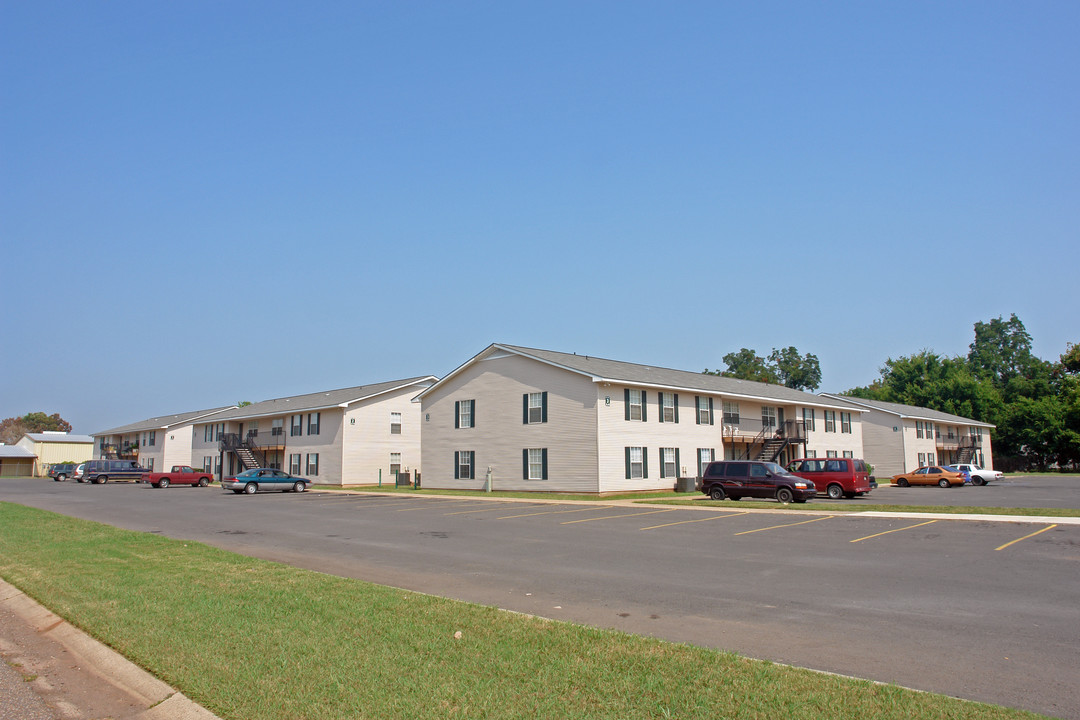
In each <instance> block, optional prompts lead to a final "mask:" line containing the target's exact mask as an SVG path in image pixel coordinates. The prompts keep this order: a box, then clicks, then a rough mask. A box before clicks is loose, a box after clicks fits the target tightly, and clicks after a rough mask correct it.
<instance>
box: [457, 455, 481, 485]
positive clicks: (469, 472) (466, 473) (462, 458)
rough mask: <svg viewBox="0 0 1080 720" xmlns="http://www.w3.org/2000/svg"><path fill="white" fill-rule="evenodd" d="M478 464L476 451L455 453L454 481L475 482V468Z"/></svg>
mask: <svg viewBox="0 0 1080 720" xmlns="http://www.w3.org/2000/svg"><path fill="white" fill-rule="evenodd" d="M475 464H476V451H475V450H456V451H454V479H455V480H475V479H476V478H475V477H474V472H475V471H474V466H475Z"/></svg>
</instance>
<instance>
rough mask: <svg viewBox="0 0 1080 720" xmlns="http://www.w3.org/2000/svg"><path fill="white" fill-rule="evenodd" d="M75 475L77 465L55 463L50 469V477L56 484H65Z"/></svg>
mask: <svg viewBox="0 0 1080 720" xmlns="http://www.w3.org/2000/svg"><path fill="white" fill-rule="evenodd" d="M74 473H75V463H53V464H52V466H51V467H50V468H49V477H51V478H52V479H53V480H55V481H56V482H64V481H65V480H67V479H68V478H69V477H71V476H72V475H73V474H74Z"/></svg>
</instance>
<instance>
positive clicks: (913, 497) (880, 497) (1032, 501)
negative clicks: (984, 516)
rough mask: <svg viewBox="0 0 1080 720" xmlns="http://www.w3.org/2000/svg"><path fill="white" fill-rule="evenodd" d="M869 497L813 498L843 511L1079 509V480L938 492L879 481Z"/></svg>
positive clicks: (1035, 478) (1044, 478)
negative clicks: (885, 506) (902, 507)
mask: <svg viewBox="0 0 1080 720" xmlns="http://www.w3.org/2000/svg"><path fill="white" fill-rule="evenodd" d="M879 482H880V483H881V484H879V486H878V488H877V489H876V490H874V491H872V492H871V493H870V494H869V495H866V496H863V497H857V498H852V499H851V500H829V499H828V498H815V499H814V501H813V502H814V503H815V504H822V505H829V504H835V503H840V504H843V505H845V506H847V507H858V506H859V505H869V504H886V503H887V504H890V505H940V506H943V507H956V506H961V505H971V506H978V507H1001V508H1006V507H1008V508H1055V509H1062V508H1073V509H1077V508H1080V477H1076V476H1075V475H1018V476H1015V477H1006V478H1005V479H1004V480H1001V481H994V482H991V483H989V484H987V485H964V486H963V487H954V488H940V487H938V486H936V485H930V486H912V487H906V488H902V487H897V486H894V485H886V484H884V483H886V482H888V481H887V480H881V481H879Z"/></svg>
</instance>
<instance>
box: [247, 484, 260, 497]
mask: <svg viewBox="0 0 1080 720" xmlns="http://www.w3.org/2000/svg"><path fill="white" fill-rule="evenodd" d="M258 489H259V486H258V485H256V484H255V483H248V484H247V485H245V486H244V492H245V493H247V494H248V495H254V494H255V491H256V490H258Z"/></svg>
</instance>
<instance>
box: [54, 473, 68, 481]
mask: <svg viewBox="0 0 1080 720" xmlns="http://www.w3.org/2000/svg"><path fill="white" fill-rule="evenodd" d="M65 480H67V475H65V474H64V473H60V474H59V475H57V476H56V482H64V481H65Z"/></svg>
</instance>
